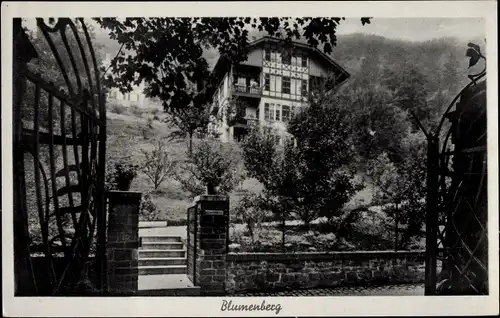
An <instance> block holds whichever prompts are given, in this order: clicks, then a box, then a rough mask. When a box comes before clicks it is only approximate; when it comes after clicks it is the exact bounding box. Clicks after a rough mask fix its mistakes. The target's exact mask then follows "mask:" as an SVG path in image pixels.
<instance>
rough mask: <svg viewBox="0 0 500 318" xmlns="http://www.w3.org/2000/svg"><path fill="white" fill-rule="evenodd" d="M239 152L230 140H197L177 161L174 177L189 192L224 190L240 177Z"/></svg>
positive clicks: (221, 192) (231, 186) (231, 187)
mask: <svg viewBox="0 0 500 318" xmlns="http://www.w3.org/2000/svg"><path fill="white" fill-rule="evenodd" d="M239 164H240V155H239V153H238V152H237V150H236V149H235V148H234V147H233V145H231V144H224V143H222V142H220V141H219V140H216V139H213V138H206V139H203V140H199V141H198V143H195V144H194V147H193V153H192V155H191V156H189V158H188V160H187V161H186V162H184V163H183V164H181V165H180V171H179V172H178V173H177V174H176V176H175V178H176V179H177V180H178V181H179V182H180V183H181V185H182V187H183V189H184V190H186V191H188V192H191V193H192V194H193V195H195V196H196V195H200V194H203V193H207V194H227V193H229V192H230V191H231V190H232V189H233V188H234V187H235V186H236V185H237V184H238V183H239V181H240V178H241V176H240V175H239V174H238V165H239Z"/></svg>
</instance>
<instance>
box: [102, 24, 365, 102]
mask: <svg viewBox="0 0 500 318" xmlns="http://www.w3.org/2000/svg"><path fill="white" fill-rule="evenodd" d="M94 20H95V21H97V23H98V24H99V25H100V26H101V27H102V28H104V29H107V30H108V32H109V35H110V37H111V39H114V40H117V41H118V43H120V44H122V46H123V47H124V48H125V50H120V52H119V54H118V55H117V56H116V58H114V59H113V60H112V62H111V66H110V67H111V73H112V74H111V75H109V76H108V80H109V82H110V84H111V85H112V86H113V87H117V88H119V89H120V90H121V91H122V92H127V91H130V90H131V89H132V85H139V84H141V83H142V82H145V83H146V84H147V85H146V86H147V88H146V91H145V93H146V95H147V96H148V97H158V98H159V99H160V100H161V101H162V104H163V106H164V108H165V110H170V111H171V110H173V109H185V108H188V107H191V106H192V107H195V108H198V107H201V106H202V105H206V104H207V103H208V101H209V100H210V96H207V95H206V90H204V85H205V81H207V80H208V79H209V74H210V73H209V71H208V63H207V61H206V60H205V58H204V57H203V56H202V54H203V50H204V49H205V48H215V49H217V50H218V51H219V53H220V55H221V56H223V57H225V58H226V60H227V61H229V62H230V63H239V62H241V61H244V60H246V55H247V54H248V29H249V28H253V29H257V30H259V31H265V32H267V34H269V35H270V36H277V37H281V38H283V39H284V40H285V42H287V43H289V42H290V41H291V40H292V38H294V37H295V38H296V39H300V38H301V37H302V36H303V37H304V38H305V39H306V40H307V42H308V44H309V45H310V46H312V47H317V46H318V45H322V47H323V50H324V52H325V53H327V54H329V53H330V52H331V51H332V47H333V46H335V45H336V28H337V25H338V24H339V23H340V22H341V21H342V20H343V18H297V19H292V18H288V17H284V18H277V17H273V18H249V17H246V18H245V17H241V18H126V19H117V18H95V19H94ZM361 22H362V24H365V23H370V20H369V18H362V19H361ZM187 82H193V83H196V88H197V89H196V91H195V92H188V91H186V86H187Z"/></svg>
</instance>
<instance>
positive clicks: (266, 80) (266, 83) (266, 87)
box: [264, 74, 271, 91]
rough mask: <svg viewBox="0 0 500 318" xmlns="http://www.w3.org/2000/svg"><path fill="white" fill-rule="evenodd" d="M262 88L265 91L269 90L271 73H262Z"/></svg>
mask: <svg viewBox="0 0 500 318" xmlns="http://www.w3.org/2000/svg"><path fill="white" fill-rule="evenodd" d="M264 90H266V91H270V90H271V75H269V74H265V75H264Z"/></svg>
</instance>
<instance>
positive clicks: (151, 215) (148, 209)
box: [139, 193, 159, 221]
mask: <svg viewBox="0 0 500 318" xmlns="http://www.w3.org/2000/svg"><path fill="white" fill-rule="evenodd" d="M139 217H140V218H141V220H144V221H159V218H158V217H159V213H158V209H157V207H156V205H155V204H154V203H153V201H152V200H151V194H149V193H146V194H144V195H143V196H142V199H141V205H140V208H139Z"/></svg>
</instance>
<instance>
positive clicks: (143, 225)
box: [139, 221, 167, 229]
mask: <svg viewBox="0 0 500 318" xmlns="http://www.w3.org/2000/svg"><path fill="white" fill-rule="evenodd" d="M157 227H167V221H140V222H139V228H140V229H144V228H146V229H147V228H157Z"/></svg>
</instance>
